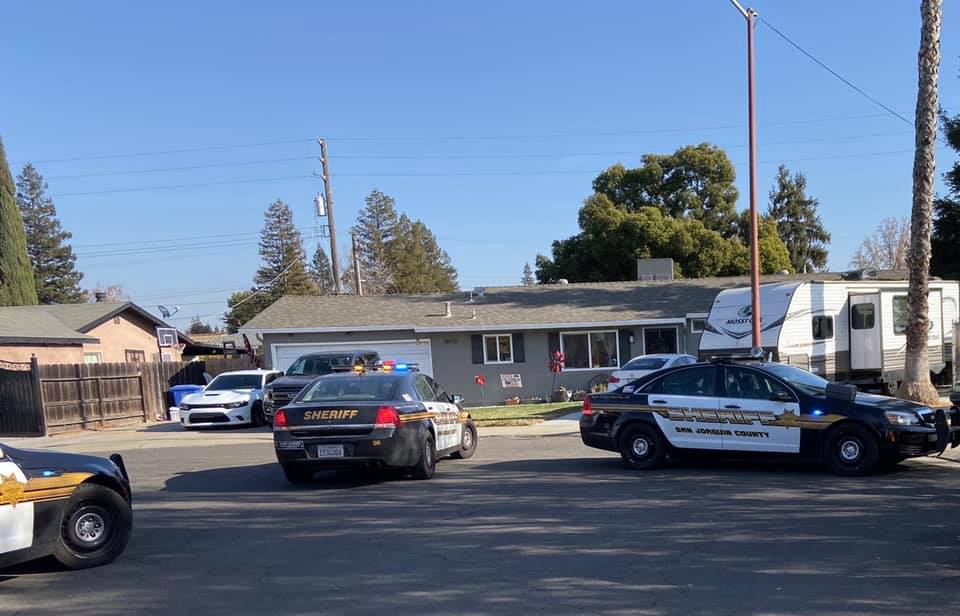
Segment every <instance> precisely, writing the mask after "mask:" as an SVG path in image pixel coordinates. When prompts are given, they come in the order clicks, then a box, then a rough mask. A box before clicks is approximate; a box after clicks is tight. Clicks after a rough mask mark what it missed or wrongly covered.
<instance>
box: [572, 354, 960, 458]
mask: <svg viewBox="0 0 960 616" xmlns="http://www.w3.org/2000/svg"><path fill="white" fill-rule="evenodd" d="M580 435H581V438H582V439H583V442H584V443H585V444H586V445H588V446H591V447H596V448H599V449H606V450H609V451H617V452H619V453H620V455H621V457H622V458H623V461H624V462H625V463H626V464H627V465H628V466H629V467H632V468H636V469H651V468H654V467H657V466H659V465H660V464H661V463H663V462H664V460H666V459H667V457H669V456H670V455H676V454H682V453H685V452H686V453H697V452H701V453H702V452H731V453H736V454H743V453H753V454H764V455H770V454H773V455H779V456H790V457H799V458H805V459H809V460H820V461H823V462H825V463H826V464H827V465H828V466H829V467H830V469H831V470H832V471H833V472H835V473H837V474H841V475H863V474H866V473H869V472H871V471H872V470H874V469H875V468H876V467H877V466H878V465H881V464H896V463H898V462H900V461H902V460H904V459H905V458H908V457H911V456H923V455H928V454H931V453H939V452H942V451H943V450H944V449H945V448H946V447H947V445H950V446H951V447H956V446H957V445H958V444H960V414H958V412H957V411H956V410H955V409H953V410H949V411H944V410H942V409H940V410H933V409H931V408H929V407H926V406H923V405H920V404H915V403H913V402H908V401H905V400H898V399H895V398H889V397H886V396H875V395H867V394H863V393H858V392H857V390H856V388H854V387H853V386H849V385H839V384H835V383H828V382H827V381H825V380H824V379H822V378H820V377H818V376H816V375H814V374H811V373H810V372H807V371H805V370H801V369H799V368H796V367H793V366H788V365H785V364H778V363H764V362H759V361H750V362H742V361H734V360H729V359H728V360H719V361H713V362H710V363H699V364H694V365H692V366H684V367H681V368H673V369H670V370H667V371H664V372H659V373H656V374H653V375H650V376H647V377H644V378H641V379H638V380H637V381H634V382H632V383H629V384H627V385H624V386H623V387H620V388H619V389H617V390H615V391H612V392H607V393H603V394H591V395H590V396H588V397H587V399H586V400H585V401H584V404H583V415H582V417H581V419H580Z"/></svg>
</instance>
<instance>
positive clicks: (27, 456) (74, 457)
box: [0, 443, 120, 477]
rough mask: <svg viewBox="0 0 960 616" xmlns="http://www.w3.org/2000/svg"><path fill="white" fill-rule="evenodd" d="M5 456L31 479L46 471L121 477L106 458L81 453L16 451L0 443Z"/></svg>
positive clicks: (115, 467) (34, 450) (114, 466)
mask: <svg viewBox="0 0 960 616" xmlns="http://www.w3.org/2000/svg"><path fill="white" fill-rule="evenodd" d="M0 449H3V454H4V455H5V456H6V457H8V458H10V459H11V460H13V461H14V462H16V463H17V464H18V465H20V468H22V469H23V472H24V473H25V474H26V475H27V476H28V477H29V476H32V475H34V474H36V473H39V472H41V471H44V470H51V471H55V472H65V471H68V472H77V471H85V472H89V473H93V474H98V473H102V474H107V475H111V476H119V475H120V471H119V469H118V468H117V466H116V465H115V464H114V463H113V462H111V461H110V460H108V459H106V458H101V457H99V456H89V455H86V454H81V453H66V452H62V451H41V450H38V449H15V448H13V447H8V446H7V445H3V444H2V443H0Z"/></svg>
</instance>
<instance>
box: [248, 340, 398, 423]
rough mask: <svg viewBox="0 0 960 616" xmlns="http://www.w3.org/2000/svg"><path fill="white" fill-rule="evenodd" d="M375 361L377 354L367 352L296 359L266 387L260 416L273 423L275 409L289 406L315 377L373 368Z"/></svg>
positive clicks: (336, 353) (313, 354)
mask: <svg viewBox="0 0 960 616" xmlns="http://www.w3.org/2000/svg"><path fill="white" fill-rule="evenodd" d="M378 361H380V354H379V353H377V352H376V351H370V350H365V351H364V350H361V351H330V352H327V353H310V354H308V355H303V356H301V357H298V358H297V360H296V361H295V362H293V363H292V364H290V367H289V368H287V369H286V371H285V372H284V373H283V376H281V377H280V378H278V379H276V380H274V381H273V382H272V383H270V384H269V385H268V386H267V389H266V391H265V392H264V396H263V413H264V415H266V417H268V418H271V419H272V418H273V414H274V413H275V412H276V410H277V409H278V408H280V407H282V406H285V405H287V404H289V403H290V401H291V400H293V399H294V398H296V397H297V394H299V393H300V390H301V389H303V388H304V387H306V386H307V384H309V383H310V382H311V381H313V379H315V378H317V377H318V376H322V375H324V374H330V373H332V372H340V371H346V370H352V369H353V367H354V366H356V365H357V364H364V365H368V366H372V365H373V364H376V363H377V362H378Z"/></svg>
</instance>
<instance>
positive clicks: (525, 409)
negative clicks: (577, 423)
mask: <svg viewBox="0 0 960 616" xmlns="http://www.w3.org/2000/svg"><path fill="white" fill-rule="evenodd" d="M582 408H583V403H582V402H553V403H549V404H516V405H500V406H481V407H476V408H468V409H466V410H467V411H469V412H470V416H471V417H472V418H473V420H474V422H476V424H477V425H478V426H529V425H532V424H536V423H540V422H541V421H545V420H547V419H555V418H557V417H563V416H564V415H569V414H570V413H575V412H578V411H580V409H582Z"/></svg>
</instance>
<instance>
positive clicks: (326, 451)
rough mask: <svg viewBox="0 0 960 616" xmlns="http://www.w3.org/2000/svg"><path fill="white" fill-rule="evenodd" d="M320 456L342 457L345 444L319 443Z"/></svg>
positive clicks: (318, 451)
mask: <svg viewBox="0 0 960 616" xmlns="http://www.w3.org/2000/svg"><path fill="white" fill-rule="evenodd" d="M317 457H318V458H342V457H343V445H317Z"/></svg>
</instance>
